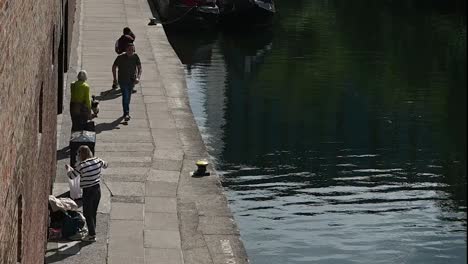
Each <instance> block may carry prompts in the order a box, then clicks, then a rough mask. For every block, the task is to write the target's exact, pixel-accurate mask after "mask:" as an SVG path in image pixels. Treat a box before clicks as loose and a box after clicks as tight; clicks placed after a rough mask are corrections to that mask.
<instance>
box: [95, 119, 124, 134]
mask: <svg viewBox="0 0 468 264" xmlns="http://www.w3.org/2000/svg"><path fill="white" fill-rule="evenodd" d="M122 120H123V116H121V117H119V118H117V119H116V120H115V121H112V122H111V123H99V124H97V125H96V134H99V133H101V132H102V131H108V130H113V129H119V127H118V125H120V124H121V122H122Z"/></svg>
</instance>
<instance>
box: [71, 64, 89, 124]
mask: <svg viewBox="0 0 468 264" xmlns="http://www.w3.org/2000/svg"><path fill="white" fill-rule="evenodd" d="M77 78H78V80H77V81H75V82H73V83H72V84H71V85H70V88H71V98H70V115H71V119H72V131H79V130H84V128H85V126H86V123H87V122H88V120H89V119H91V98H90V88H89V84H88V83H86V80H87V79H88V74H87V73H86V71H85V70H81V71H80V72H79V73H78V76H77Z"/></svg>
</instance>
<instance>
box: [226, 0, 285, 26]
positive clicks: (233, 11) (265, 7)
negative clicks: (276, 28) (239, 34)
mask: <svg viewBox="0 0 468 264" xmlns="http://www.w3.org/2000/svg"><path fill="white" fill-rule="evenodd" d="M218 5H219V7H220V17H219V23H220V25H221V27H223V28H227V29H236V28H238V29H244V27H245V26H253V27H262V26H269V25H271V24H272V22H273V17H274V14H275V13H276V9H275V5H274V3H273V1H258V0H257V1H255V0H219V1H218Z"/></svg>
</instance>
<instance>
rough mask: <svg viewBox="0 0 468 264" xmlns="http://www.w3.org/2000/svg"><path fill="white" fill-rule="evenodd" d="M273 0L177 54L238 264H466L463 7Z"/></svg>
mask: <svg viewBox="0 0 468 264" xmlns="http://www.w3.org/2000/svg"><path fill="white" fill-rule="evenodd" d="M275 3H276V6H277V8H278V10H279V12H280V18H279V19H278V21H276V24H275V26H274V27H273V30H272V32H261V33H257V34H253V35H247V36H242V35H231V34H219V35H218V34H216V37H214V38H210V39H208V40H203V41H200V40H198V39H197V38H195V39H186V40H183V41H182V42H181V44H180V45H185V44H186V43H190V45H192V47H191V48H194V49H193V50H195V51H197V52H192V53H189V52H185V51H182V52H178V54H179V56H181V60H182V61H183V62H184V63H185V64H186V69H187V70H186V73H187V83H188V88H189V96H190V103H191V106H192V110H193V112H194V114H195V116H196V119H197V124H198V125H199V127H200V129H201V131H202V134H203V138H204V140H205V142H206V144H207V146H208V148H209V152H210V154H211V155H212V156H213V158H214V159H215V160H216V166H217V167H218V169H219V171H220V173H221V174H222V177H223V185H224V186H225V187H226V190H227V191H228V196H229V199H230V201H231V206H232V209H233V211H234V213H235V216H236V220H237V221H238V222H239V225H240V229H241V234H242V237H243V239H244V241H245V243H246V247H247V250H248V253H249V256H250V258H251V262H252V263H255V264H257V263H260V264H263V263H265V264H266V263H268V264H273V263H278V264H279V263H281V264H283V263H294V264H296V263H466V252H465V251H466V197H465V196H466V74H465V72H466V14H465V13H464V12H466V11H461V10H465V8H460V7H464V6H465V3H464V1H451V2H448V1H445V2H441V1H410V0H408V1H405V2H404V3H403V2H395V1H366V0H357V1H305V0H304V1H276V2H275ZM179 37H180V36H179ZM185 37H186V36H185ZM182 38H183V37H182ZM170 40H171V39H170ZM171 42H173V41H172V40H171ZM197 43H202V44H197ZM200 47H201V48H200ZM174 48H175V49H176V51H177V47H176V45H175V47H174ZM201 51H203V52H201ZM191 54H192V55H191ZM193 54H195V55H193ZM184 56H188V57H189V59H187V58H184Z"/></svg>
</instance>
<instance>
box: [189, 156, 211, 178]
mask: <svg viewBox="0 0 468 264" xmlns="http://www.w3.org/2000/svg"><path fill="white" fill-rule="evenodd" d="M208 164H209V163H208V161H207V160H198V161H197V162H196V163H195V165H197V170H196V171H194V172H193V173H192V176H193V177H203V176H208V175H210V173H209V172H208V171H206V167H207V166H208Z"/></svg>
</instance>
